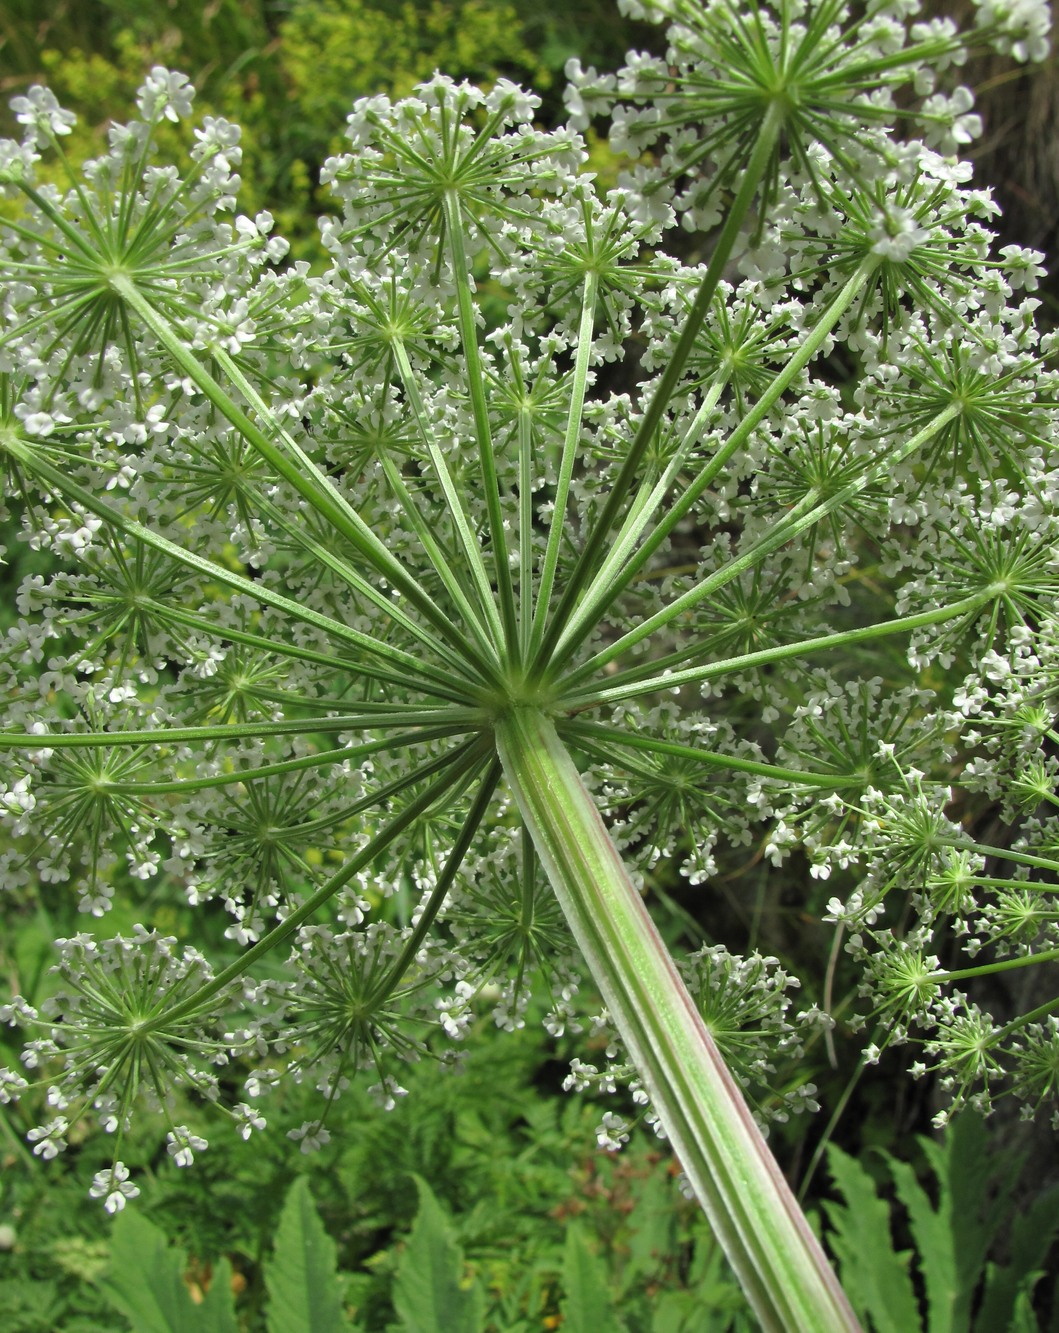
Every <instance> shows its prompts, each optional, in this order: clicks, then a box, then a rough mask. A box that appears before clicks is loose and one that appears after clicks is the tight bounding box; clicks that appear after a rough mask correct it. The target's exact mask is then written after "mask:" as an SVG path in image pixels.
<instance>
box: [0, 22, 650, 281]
mask: <svg viewBox="0 0 1059 1333" xmlns="http://www.w3.org/2000/svg"><path fill="white" fill-rule="evenodd" d="M650 38H654V39H655V40H657V31H656V30H655V29H653V28H646V27H642V26H641V25H637V24H633V23H629V22H626V21H625V20H623V19H622V18H621V17H620V15H619V14H618V12H617V9H616V7H615V5H614V4H613V3H612V0H579V3H578V4H576V5H571V4H569V3H567V2H566V0H209V2H208V3H205V4H201V5H188V4H181V3H178V0H153V2H151V3H146V4H144V3H137V0H43V3H42V2H41V0H5V3H4V4H3V5H0V101H2V103H3V105H2V106H0V134H8V135H9V134H13V133H14V131H15V126H14V124H13V120H12V117H11V114H10V111H9V110H8V108H7V101H8V100H9V98H10V97H11V96H13V95H15V94H16V93H19V92H22V91H24V89H25V88H27V87H28V86H29V85H30V84H32V83H47V84H48V85H49V86H50V87H51V89H52V90H53V91H54V93H55V95H56V96H57V97H58V99H59V101H60V102H61V103H62V104H63V105H64V106H67V107H69V108H70V109H71V110H73V111H76V112H77V114H78V116H79V118H80V124H79V125H78V128H77V131H76V132H75V135H74V136H73V137H72V139H71V141H70V144H69V145H68V147H69V151H70V152H71V155H72V156H73V157H75V158H83V157H88V156H92V155H93V154H94V152H95V151H97V148H96V145H97V144H98V142H99V136H100V135H101V134H102V133H103V132H104V131H105V128H106V126H107V124H108V123H109V120H110V118H111V116H112V115H115V114H118V108H125V107H129V106H131V105H132V102H133V99H134V97H135V93H136V89H137V87H138V86H139V84H140V83H141V81H142V78H143V75H144V73H145V72H146V71H147V70H149V69H150V68H151V66H152V65H158V64H162V65H167V66H169V67H170V68H173V69H180V70H182V71H183V72H184V73H186V74H187V75H188V76H189V77H190V78H191V80H192V81H193V83H194V84H195V87H196V89H197V93H198V96H197V99H196V102H197V108H198V113H199V115H213V116H223V117H225V118H226V119H228V120H232V121H235V122H236V123H237V124H239V125H241V126H242V127H243V148H244V157H243V166H242V176H243V180H244V187H243V192H242V193H241V194H240V207H241V209H242V211H244V212H246V213H248V214H251V215H252V214H254V213H255V212H257V211H258V210H259V209H262V208H266V207H267V208H268V209H269V211H270V212H271V213H272V214H273V216H274V217H275V219H276V224H277V230H278V231H280V232H281V233H282V234H283V235H285V236H287V237H288V239H290V240H291V242H292V245H293V248H294V253H295V256H296V257H298V258H305V259H309V260H310V261H312V260H314V259H318V258H320V251H319V247H318V246H317V244H316V223H315V218H316V216H317V215H318V214H319V213H320V212H321V211H323V210H324V209H325V208H326V207H327V201H326V198H325V197H324V196H323V195H321V194H320V193H319V192H318V179H319V169H320V165H321V163H322V162H323V161H324V159H325V158H326V157H327V156H328V155H329V154H331V153H333V152H335V151H337V150H338V148H339V147H340V145H341V142H342V128H343V126H344V124H345V118H346V115H347V114H348V112H349V109H350V107H351V105H352V103H353V101H354V100H355V99H356V98H358V97H363V96H366V95H370V94H373V93H387V94H389V95H391V96H394V97H402V96H405V95H407V94H408V93H409V92H410V91H411V89H412V87H413V86H414V85H415V84H416V83H417V82H419V81H420V80H422V79H426V78H429V77H430V76H431V74H433V73H434V71H435V70H436V69H442V70H444V71H445V73H447V74H451V75H452V76H453V77H456V78H468V79H471V80H473V81H475V82H477V83H481V84H484V85H486V86H489V85H490V84H492V83H493V82H494V81H495V80H496V79H498V78H501V77H504V78H509V79H512V80H513V81H515V82H518V83H522V84H524V85H528V86H532V87H533V88H534V89H535V90H536V91H537V92H538V93H540V94H541V95H542V97H543V99H544V101H543V105H542V107H541V119H542V120H543V121H545V122H547V121H553V120H555V119H557V118H558V117H559V116H560V115H561V112H562V87H563V78H562V72H563V66H564V65H565V63H566V61H567V60H568V59H569V57H570V56H572V55H575V54H576V55H579V56H581V57H582V59H583V60H584V61H585V63H595V64H597V65H603V66H616V65H617V64H618V63H619V62H620V61H621V58H622V57H623V56H624V53H625V51H626V50H627V49H628V48H629V47H630V46H635V45H637V43H639V44H641V45H643V44H644V43H645V42H646V41H647V40H649V39H650Z"/></svg>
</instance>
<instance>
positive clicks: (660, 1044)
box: [496, 707, 858, 1333]
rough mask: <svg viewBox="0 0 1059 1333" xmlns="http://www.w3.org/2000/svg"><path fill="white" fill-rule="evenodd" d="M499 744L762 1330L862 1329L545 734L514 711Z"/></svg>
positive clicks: (583, 797)
mask: <svg viewBox="0 0 1059 1333" xmlns="http://www.w3.org/2000/svg"><path fill="white" fill-rule="evenodd" d="M496 734H497V747H498V750H499V753H500V758H501V761H502V763H503V765H504V772H505V774H506V776H507V779H508V782H509V783H510V784H511V787H512V790H513V792H514V794H515V799H516V801H517V802H518V806H519V809H520V810H521V812H522V817H523V819H524V820H525V821H526V824H527V826H528V827H529V830H530V833H531V835H532V837H533V841H534V844H535V845H536V848H537V852H538V854H539V856H540V859H541V862H542V864H543V865H544V867H545V869H546V871H547V873H548V877H549V879H550V881H551V884H552V887H553V889H554V890H555V894H556V897H557V898H558V899H559V902H560V904H561V906H562V908H563V911H564V912H565V914H566V918H567V921H568V922H569V924H570V928H571V930H572V931H573V934H574V937H575V939H576V940H577V942H578V944H579V945H580V947H581V950H582V952H583V954H584V956H585V960H586V962H587V963H588V966H589V968H590V969H591V971H592V975H593V977H594V978H595V980H596V983H597V984H598V986H599V988H600V990H601V992H602V994H603V998H604V1000H605V1002H606V1005H607V1009H608V1012H609V1013H610V1016H611V1018H612V1019H613V1021H614V1023H615V1025H616V1027H617V1029H618V1031H619V1032H620V1034H621V1036H622V1039H623V1041H624V1042H625V1045H626V1047H627V1048H628V1051H629V1054H630V1055H631V1056H632V1059H633V1060H634V1062H635V1063H636V1067H637V1069H638V1070H639V1072H640V1075H641V1077H642V1078H643V1081H644V1084H645V1086H646V1088H647V1090H648V1092H649V1094H650V1096H651V1101H652V1104H653V1106H654V1109H655V1110H656V1111H657V1112H658V1115H659V1117H660V1118H661V1122H662V1125H663V1126H664V1128H665V1130H666V1133H667V1134H668V1136H669V1139H670V1141H671V1142H672V1144H673V1147H674V1149H675V1150H676V1153H677V1156H678V1158H679V1160H680V1164H681V1166H682V1167H683V1168H684V1170H685V1172H686V1173H687V1175H688V1178H689V1180H690V1181H691V1183H692V1185H693V1187H694V1189H695V1192H696V1194H697V1195H698V1198H699V1199H700V1201H701V1202H702V1205H703V1207H704V1209H705V1210H706V1213H707V1216H708V1217H709V1220H710V1223H711V1225H712V1226H713V1229H714V1232H715V1234H716V1235H717V1237H718V1239H719V1240H720V1242H721V1244H722V1246H723V1247H724V1250H725V1253H726V1255H727V1256H728V1260H729V1262H730V1263H731V1265H732V1267H733V1269H734V1270H735V1272H736V1275H737V1277H738V1278H739V1281H740V1283H741V1284H742V1287H743V1290H744V1292H745V1293H746V1295H747V1297H748V1299H749V1301H750V1303H751V1305H752V1307H753V1309H754V1311H755V1313H756V1314H757V1317H758V1319H759V1320H760V1322H761V1325H762V1327H763V1328H764V1329H766V1330H784V1331H785V1333H810V1331H811V1333H831V1330H847V1331H848V1330H855V1329H857V1328H858V1324H857V1320H856V1317H855V1316H854V1314H853V1311H852V1310H851V1309H850V1307H849V1304H848V1302H847V1301H846V1298H845V1296H844V1294H843V1292H842V1289H841V1287H840V1286H839V1284H838V1281H837V1279H836V1278H835V1276H834V1274H833V1273H832V1271H831V1269H830V1267H829V1265H828V1262H827V1259H826V1258H825V1256H824V1253H823V1250H822V1249H821V1248H820V1245H819V1242H818V1241H817V1240H816V1238H815V1237H814V1236H813V1234H812V1232H811V1231H810V1229H809V1226H808V1224H807V1223H806V1221H805V1218H804V1217H803V1215H802V1213H801V1210H800V1209H799V1207H798V1204H797V1202H796V1200H795V1198H794V1195H793V1194H792V1193H791V1190H790V1187H789V1186H788V1185H787V1182H786V1181H785V1180H784V1178H783V1176H782V1174H781V1173H780V1170H779V1168H778V1166H777V1165H776V1162H775V1160H774V1159H773V1157H772V1154H771V1153H770V1152H769V1149H768V1147H767V1145H766V1143H765V1140H764V1138H763V1137H762V1135H761V1132H760V1130H759V1129H758V1128H757V1126H756V1125H755V1123H754V1121H753V1118H752V1116H751V1114H750V1112H749V1110H748V1108H747V1105H746V1103H745V1101H744V1100H743V1097H742V1094H741V1093H740V1092H739V1089H738V1087H737V1086H736V1083H735V1081H734V1079H733V1078H732V1076H731V1074H730V1073H729V1072H728V1070H727V1069H726V1067H725V1065H724V1061H723V1060H722V1059H721V1056H720V1054H719V1052H718V1050H717V1047H716V1045H715V1043H714V1041H713V1038H712V1037H711V1036H710V1033H709V1032H708V1030H707V1029H706V1026H705V1025H704V1023H703V1021H702V1018H701V1016H700V1015H699V1013H698V1011H697V1010H696V1008H695V1005H694V1003H693V1001H692V999H691V997H690V995H689V994H688V991H687V988H686V987H685V986H684V983H683V982H682V981H681V979H680V976H679V974H678V972H677V970H676V967H675V965H674V963H673V961H672V959H671V958H670V956H669V953H668V951H667V949H666V947H665V944H664V943H663V942H662V939H661V937H660V936H659V934H658V932H657V930H656V929H655V926H654V923H653V922H652V920H651V918H650V916H649V915H648V913H647V909H646V908H645V906H644V904H643V902H642V900H641V898H640V895H639V893H638V892H637V890H636V888H635V887H634V885H633V883H632V881H631V879H630V878H629V875H628V872H627V871H626V869H625V867H624V865H623V864H622V861H621V857H620V856H619V855H618V852H617V850H616V848H615V846H614V843H613V841H612V840H611V838H610V835H609V834H608V833H607V830H606V828H605V827H604V825H603V821H602V820H601V819H600V817H599V813H598V811H597V810H596V808H595V806H594V804H593V803H592V799H591V797H590V796H589V794H588V791H587V790H586V788H585V786H584V784H583V783H582V781H581V778H580V775H579V774H578V772H577V769H576V768H575V766H574V763H573V760H572V759H571V758H570V755H569V753H568V752H567V750H566V748H565V747H564V745H563V743H562V741H561V740H560V739H559V736H558V734H557V733H556V730H555V727H554V726H553V724H552V722H551V720H550V719H549V718H548V717H546V716H545V715H544V714H543V713H542V712H541V711H539V710H538V709H535V708H529V707H523V708H519V707H516V708H512V709H510V710H509V711H508V712H507V713H506V714H505V715H504V716H503V717H502V718H501V719H500V720H499V722H498V723H497V733H496Z"/></svg>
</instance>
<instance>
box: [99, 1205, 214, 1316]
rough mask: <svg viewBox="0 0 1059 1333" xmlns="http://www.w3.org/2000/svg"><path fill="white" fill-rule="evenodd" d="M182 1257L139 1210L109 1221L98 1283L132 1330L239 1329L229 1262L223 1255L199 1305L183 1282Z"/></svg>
mask: <svg viewBox="0 0 1059 1333" xmlns="http://www.w3.org/2000/svg"><path fill="white" fill-rule="evenodd" d="M186 1264H187V1257H186V1255H185V1254H184V1252H183V1250H179V1249H177V1248H175V1247H173V1246H170V1245H169V1243H168V1242H167V1240H166V1238H165V1235H164V1233H163V1232H162V1231H161V1230H160V1229H159V1228H158V1227H156V1226H155V1225H154V1223H153V1222H148V1220H147V1218H146V1217H141V1216H140V1214H139V1213H136V1212H131V1211H126V1212H123V1213H120V1214H119V1215H118V1217H117V1218H116V1219H115V1221H114V1229H113V1232H112V1235H111V1245H110V1271H109V1273H108V1275H107V1277H106V1279H105V1280H104V1281H103V1282H102V1283H101V1284H100V1287H101V1290H102V1292H103V1294H104V1295H105V1296H106V1297H107V1299H108V1300H109V1301H110V1303H111V1304H112V1305H113V1306H114V1307H115V1308H116V1309H118V1310H120V1311H121V1313H122V1314H123V1315H125V1317H126V1318H127V1319H128V1320H129V1322H130V1323H131V1324H132V1328H133V1333H239V1326H238V1324H237V1322H236V1318H235V1309H234V1306H233V1303H232V1287H231V1276H232V1275H231V1268H230V1267H229V1264H228V1261H227V1260H226V1259H225V1260H222V1261H221V1262H220V1263H219V1264H218V1265H217V1267H216V1269H215V1270H214V1274H213V1281H212V1282H211V1284H210V1289H209V1291H208V1292H207V1294H206V1298H205V1299H204V1300H203V1302H202V1304H201V1305H196V1304H195V1302H194V1301H193V1300H192V1299H191V1293H190V1292H189V1291H188V1289H187V1286H186V1284H185V1282H184V1269H185V1267H186Z"/></svg>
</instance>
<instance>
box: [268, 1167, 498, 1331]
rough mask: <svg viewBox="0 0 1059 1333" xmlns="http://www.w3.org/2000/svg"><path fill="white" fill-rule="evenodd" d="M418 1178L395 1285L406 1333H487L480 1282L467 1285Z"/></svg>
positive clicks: (443, 1223) (446, 1229)
mask: <svg viewBox="0 0 1059 1333" xmlns="http://www.w3.org/2000/svg"><path fill="white" fill-rule="evenodd" d="M414 1179H415V1183H416V1188H417V1189H418V1191H419V1212H418V1213H417V1214H416V1220H415V1225H414V1226H413V1227H412V1231H411V1234H410V1235H409V1237H408V1244H407V1246H406V1248H405V1251H404V1254H403V1255H402V1256H401V1261H400V1263H399V1264H398V1265H397V1276H396V1278H395V1279H394V1284H393V1304H394V1309H395V1310H396V1311H397V1314H398V1316H399V1317H400V1320H401V1324H400V1327H401V1330H402V1333H482V1329H483V1327H484V1324H485V1292H484V1291H483V1289H482V1285H481V1283H480V1282H479V1281H478V1280H477V1278H476V1279H475V1280H474V1281H473V1282H472V1283H471V1285H470V1286H466V1285H465V1284H464V1263H463V1253H462V1251H461V1250H460V1247H459V1246H458V1245H457V1244H456V1242H455V1240H454V1239H453V1237H452V1230H451V1227H450V1225H449V1222H448V1220H447V1219H446V1217H445V1214H444V1213H443V1212H442V1211H441V1205H440V1204H439V1203H438V1201H437V1199H435V1198H434V1195H433V1193H432V1191H431V1189H430V1186H429V1185H428V1184H427V1183H426V1181H425V1180H422V1179H421V1178H420V1177H419V1176H415V1177H414ZM277 1333H279V1331H278V1330H277ZM314 1333H315V1330H314Z"/></svg>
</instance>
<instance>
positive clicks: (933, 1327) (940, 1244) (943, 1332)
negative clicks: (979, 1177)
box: [886, 1153, 961, 1333]
mask: <svg viewBox="0 0 1059 1333" xmlns="http://www.w3.org/2000/svg"><path fill="white" fill-rule="evenodd" d="M886 1161H887V1164H888V1165H889V1167H890V1174H891V1175H892V1176H893V1178H894V1186H895V1188H896V1190H897V1197H898V1198H899V1199H900V1200H901V1202H902V1203H903V1204H904V1206H905V1208H907V1210H908V1220H909V1223H910V1225H911V1228H912V1236H913V1238H914V1240H915V1243H916V1258H917V1262H918V1266H919V1271H920V1273H921V1274H922V1277H923V1281H924V1283H925V1284H926V1291H927V1328H928V1329H929V1333H955V1331H956V1330H957V1329H958V1328H961V1325H959V1324H957V1323H956V1303H957V1297H958V1296H959V1276H958V1273H957V1259H956V1254H955V1235H954V1232H953V1228H952V1196H951V1194H950V1193H949V1191H948V1188H947V1182H946V1181H945V1179H944V1178H942V1180H941V1181H940V1188H939V1194H940V1199H939V1201H938V1207H937V1210H936V1211H935V1209H934V1208H933V1207H932V1206H931V1202H930V1199H929V1198H928V1197H927V1192H926V1190H924V1189H923V1187H922V1185H920V1183H919V1181H918V1180H916V1173H915V1171H914V1170H913V1169H912V1167H911V1166H909V1165H908V1163H907V1162H899V1161H897V1160H896V1159H895V1158H893V1157H891V1156H890V1154H889V1153H887V1154H886Z"/></svg>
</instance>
